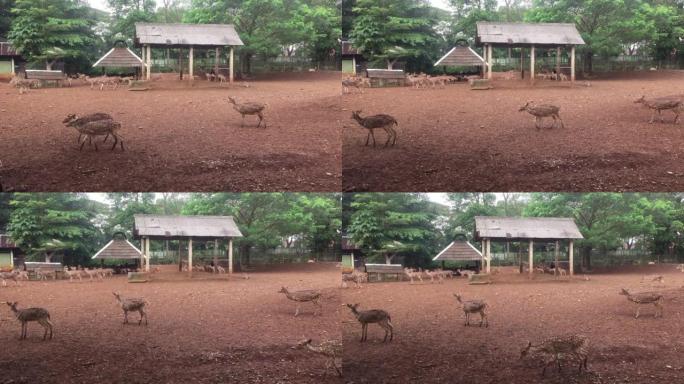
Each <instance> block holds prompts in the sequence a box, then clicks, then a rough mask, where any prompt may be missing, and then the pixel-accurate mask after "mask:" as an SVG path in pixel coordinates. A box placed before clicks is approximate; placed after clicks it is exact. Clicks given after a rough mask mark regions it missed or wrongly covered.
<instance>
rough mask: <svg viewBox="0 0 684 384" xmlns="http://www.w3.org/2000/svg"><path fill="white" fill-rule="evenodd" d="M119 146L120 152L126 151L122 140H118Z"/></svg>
mask: <svg viewBox="0 0 684 384" xmlns="http://www.w3.org/2000/svg"><path fill="white" fill-rule="evenodd" d="M119 146H120V147H121V152H125V151H126V150H125V149H124V146H123V139H121V138H119Z"/></svg>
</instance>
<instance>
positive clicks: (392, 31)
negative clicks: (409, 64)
mask: <svg viewBox="0 0 684 384" xmlns="http://www.w3.org/2000/svg"><path fill="white" fill-rule="evenodd" d="M353 12H354V14H355V15H356V17H355V18H354V21H353V27H352V30H351V33H350V37H351V39H352V40H353V41H354V45H355V46H356V47H357V48H358V49H360V50H361V51H362V52H363V53H364V54H365V55H367V56H369V57H371V58H374V59H382V60H384V61H385V63H386V64H387V69H392V68H393V67H394V64H395V63H396V62H397V61H398V60H399V59H402V58H413V59H418V58H420V57H429V56H431V55H432V54H433V52H435V48H436V46H437V45H438V44H439V39H438V37H437V34H436V31H435V28H434V27H435V25H436V23H437V22H436V20H435V18H433V17H430V16H431V15H432V12H433V9H432V8H431V7H429V6H427V4H426V2H424V1H419V0H357V1H356V7H355V8H353Z"/></svg>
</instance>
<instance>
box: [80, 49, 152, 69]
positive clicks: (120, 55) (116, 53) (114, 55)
mask: <svg viewBox="0 0 684 384" xmlns="http://www.w3.org/2000/svg"><path fill="white" fill-rule="evenodd" d="M143 65H144V64H143V61H142V59H141V58H140V57H138V55H136V54H135V53H133V51H131V50H130V49H128V48H126V47H114V48H112V49H111V50H110V51H109V52H107V53H106V54H105V55H104V56H102V58H100V60H98V61H97V63H95V64H94V65H93V67H114V68H136V67H142V66H143Z"/></svg>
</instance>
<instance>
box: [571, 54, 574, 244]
mask: <svg viewBox="0 0 684 384" xmlns="http://www.w3.org/2000/svg"><path fill="white" fill-rule="evenodd" d="M570 82H571V83H572V84H575V46H574V45H573V46H572V48H570ZM570 244H571V245H570V246H571V247H572V241H570Z"/></svg>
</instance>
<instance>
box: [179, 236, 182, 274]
mask: <svg viewBox="0 0 684 384" xmlns="http://www.w3.org/2000/svg"><path fill="white" fill-rule="evenodd" d="M181 247H182V246H181V241H180V239H178V272H183V256H181Z"/></svg>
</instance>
